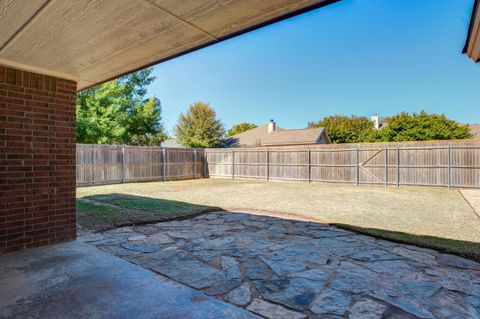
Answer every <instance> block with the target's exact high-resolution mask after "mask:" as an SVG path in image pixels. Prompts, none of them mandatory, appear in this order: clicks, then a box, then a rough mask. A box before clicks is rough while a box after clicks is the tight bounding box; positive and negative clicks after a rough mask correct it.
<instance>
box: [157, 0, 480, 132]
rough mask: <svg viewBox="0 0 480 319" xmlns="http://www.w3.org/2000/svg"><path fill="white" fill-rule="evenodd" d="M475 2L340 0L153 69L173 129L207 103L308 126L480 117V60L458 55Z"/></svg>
mask: <svg viewBox="0 0 480 319" xmlns="http://www.w3.org/2000/svg"><path fill="white" fill-rule="evenodd" d="M472 6H473V0H342V1H340V2H339V3H336V4H333V5H331V6H327V7H325V8H321V9H318V10H316V11H313V12H310V13H307V14H304V15H301V16H298V17H295V18H292V19H289V20H286V21H283V22H280V23H277V24H274V25H271V26H269V27H266V28H263V29H260V30H257V31H254V32H251V33H248V34H246V35H243V36H240V37H237V38H234V39H231V40H228V41H225V42H222V43H219V44H216V45H214V46H211V47H208V48H205V49H202V50H200V51H196V52H194V53H190V54H188V55H185V56H182V57H179V58H177V59H174V60H171V61H167V62H164V63H162V64H159V65H157V66H156V67H155V75H156V76H157V80H156V81H155V82H154V83H153V84H152V85H151V87H150V88H149V93H150V94H155V95H156V96H157V97H158V98H160V100H161V101H162V106H163V119H164V122H165V126H166V128H167V129H168V130H169V132H171V131H172V129H173V127H174V125H175V123H176V121H177V119H178V116H179V114H180V112H184V111H185V110H186V109H187V108H188V106H189V105H190V104H192V103H193V102H196V101H205V102H209V103H210V105H211V106H212V107H213V108H215V110H216V111H217V114H218V116H219V118H220V119H221V120H222V121H223V123H225V125H226V127H227V128H229V127H230V126H231V125H233V124H235V123H239V122H253V123H256V124H263V123H266V122H267V120H269V119H270V118H273V119H275V121H276V122H277V124H278V125H279V126H281V127H284V128H290V129H293V128H303V127H305V126H306V125H307V122H308V121H312V120H319V119H321V118H323V117H324V116H328V115H333V114H347V115H350V114H356V115H365V116H370V115H372V114H379V115H381V116H388V115H391V114H395V113H397V112H400V111H409V112H413V111H420V110H422V109H424V110H426V111H428V112H436V113H445V114H446V115H447V116H448V117H450V118H452V119H455V120H457V121H460V122H465V123H474V122H480V103H479V92H480V90H479V84H480V63H479V64H474V63H473V62H472V61H471V60H470V59H468V58H467V56H466V55H463V54H461V51H462V48H463V46H464V43H465V38H466V34H467V29H468V24H469V19H470V15H471V10H472Z"/></svg>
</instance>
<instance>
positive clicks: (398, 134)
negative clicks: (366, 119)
mask: <svg viewBox="0 0 480 319" xmlns="http://www.w3.org/2000/svg"><path fill="white" fill-rule="evenodd" d="M385 121H386V122H387V123H388V125H387V126H386V127H385V128H383V129H382V130H381V131H379V136H378V139H379V140H381V141H385V142H390V141H395V142H400V141H427V140H454V139H466V138H473V135H472V134H471V132H470V128H469V127H468V125H460V124H459V123H457V122H455V121H453V120H449V119H448V118H447V117H446V116H445V115H444V114H440V115H438V114H428V113H427V112H425V111H421V112H420V113H412V114H409V113H407V112H403V113H400V114H397V115H394V116H392V117H389V118H387V119H385Z"/></svg>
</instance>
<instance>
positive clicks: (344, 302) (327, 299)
mask: <svg viewBox="0 0 480 319" xmlns="http://www.w3.org/2000/svg"><path fill="white" fill-rule="evenodd" d="M351 302H352V297H350V296H349V295H347V294H345V293H343V292H340V291H336V290H333V289H329V290H327V291H324V292H323V293H322V294H321V295H320V296H318V297H317V298H316V299H315V300H314V301H313V305H312V311H313V312H314V313H316V314H329V313H330V314H334V315H343V314H345V312H346V311H347V310H348V306H349V305H350V303H351Z"/></svg>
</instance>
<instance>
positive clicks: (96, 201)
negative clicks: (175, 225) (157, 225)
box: [77, 194, 220, 231]
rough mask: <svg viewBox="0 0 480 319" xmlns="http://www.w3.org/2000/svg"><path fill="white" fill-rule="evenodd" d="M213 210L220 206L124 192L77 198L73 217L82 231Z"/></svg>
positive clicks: (190, 215) (142, 222) (188, 215)
mask: <svg viewBox="0 0 480 319" xmlns="http://www.w3.org/2000/svg"><path fill="white" fill-rule="evenodd" d="M216 210H220V209H219V208H217V207H212V206H207V205H196V204H190V203H185V202H180V201H173V200H164V199H156V198H148V197H142V196H133V195H124V194H107V195H92V196H87V197H83V198H80V199H77V221H78V224H79V226H80V228H81V229H82V230H85V231H101V230H106V229H110V228H115V227H121V226H126V225H133V224H144V223H153V222H161V221H168V220H174V219H184V218H189V217H193V216H195V215H198V214H200V213H204V212H209V211H216Z"/></svg>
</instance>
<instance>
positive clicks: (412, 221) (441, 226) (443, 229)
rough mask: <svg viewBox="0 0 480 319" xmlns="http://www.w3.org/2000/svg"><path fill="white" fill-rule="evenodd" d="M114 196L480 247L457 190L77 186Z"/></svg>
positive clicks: (479, 228)
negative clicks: (288, 217)
mask: <svg viewBox="0 0 480 319" xmlns="http://www.w3.org/2000/svg"><path fill="white" fill-rule="evenodd" d="M475 191H477V190H475ZM477 192H480V191H477ZM110 193H120V194H130V195H137V196H144V197H150V198H157V199H163V200H174V201H179V202H185V203H190V204H196V205H207V206H216V207H221V208H224V209H226V210H257V211H272V212H280V213H288V214H292V215H297V216H302V217H305V218H309V217H310V218H312V219H315V220H316V221H322V222H325V223H332V224H344V225H350V226H353V227H360V228H363V229H375V230H382V231H387V232H401V233H405V234H409V235H412V236H429V237H433V238H440V239H453V240H456V241H463V242H467V243H475V244H478V243H480V219H479V218H478V216H477V215H475V213H474V211H473V210H472V207H471V206H470V205H469V204H468V203H467V202H466V201H465V199H464V198H463V197H462V195H461V194H460V193H459V191H457V190H451V191H449V190H447V189H440V188H425V187H401V188H394V187H389V188H384V187H377V186H376V187H373V186H372V187H370V186H350V185H336V184H307V183H275V182H269V183H266V182H259V181H240V180H235V181H231V180H219V179H201V180H189V181H177V182H153V183H132V184H120V185H107V186H96V187H88V188H79V189H78V190H77V197H80V198H81V197H83V196H90V195H96V194H110ZM479 197H480V195H479Z"/></svg>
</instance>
